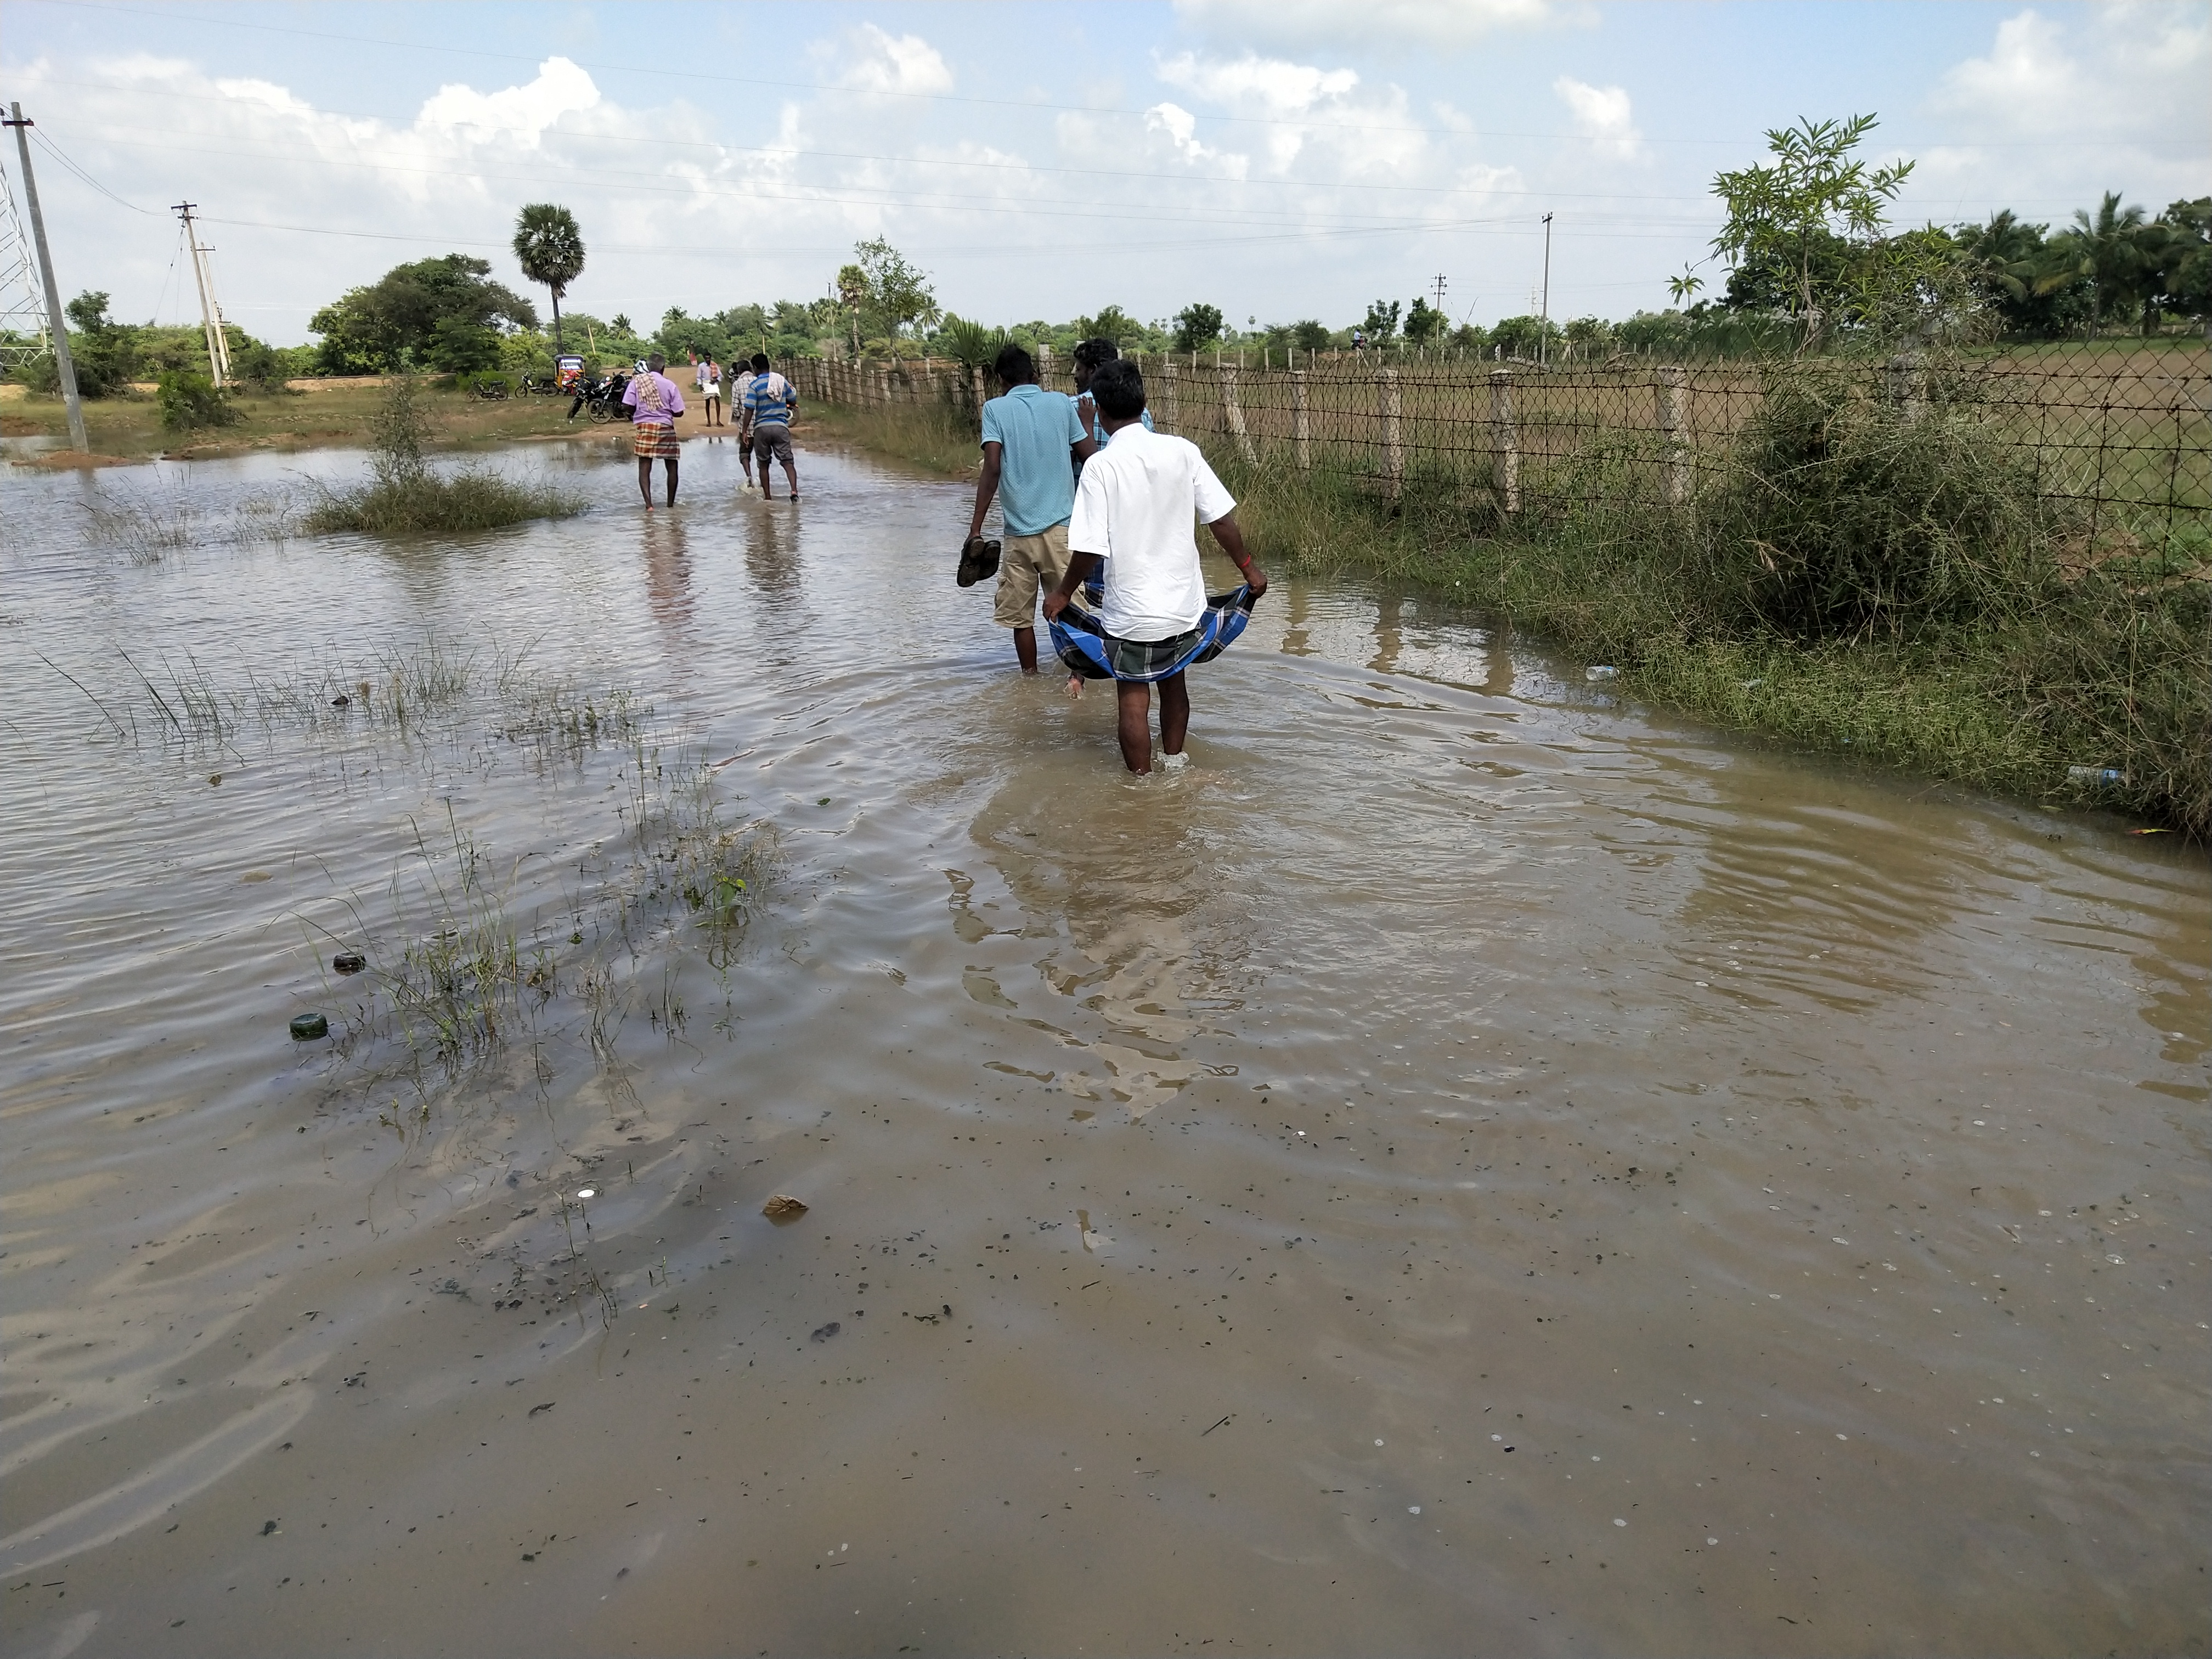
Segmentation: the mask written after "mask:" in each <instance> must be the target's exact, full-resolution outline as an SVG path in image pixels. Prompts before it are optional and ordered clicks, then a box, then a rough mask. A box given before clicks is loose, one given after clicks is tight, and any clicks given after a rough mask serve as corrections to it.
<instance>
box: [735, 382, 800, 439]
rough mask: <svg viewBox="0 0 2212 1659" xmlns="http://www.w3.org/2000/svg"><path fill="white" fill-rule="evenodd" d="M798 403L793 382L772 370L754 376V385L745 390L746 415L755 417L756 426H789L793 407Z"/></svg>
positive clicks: (797, 395)
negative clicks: (771, 424)
mask: <svg viewBox="0 0 2212 1659" xmlns="http://www.w3.org/2000/svg"><path fill="white" fill-rule="evenodd" d="M798 401H799V394H798V393H797V392H794V391H793V390H792V387H791V382H790V381H788V380H785V379H784V378H783V376H782V375H781V374H777V373H776V372H775V370H774V369H772V368H771V369H769V371H768V372H767V373H766V374H756V375H755V376H753V382H752V384H751V385H750V386H747V387H746V388H745V399H744V402H745V413H746V414H748V415H750V416H752V417H753V424H754V425H756V426H766V425H769V423H771V422H773V423H775V424H776V425H779V426H782V425H787V424H789V422H790V420H791V409H792V405H793V404H796V403H797V402H798Z"/></svg>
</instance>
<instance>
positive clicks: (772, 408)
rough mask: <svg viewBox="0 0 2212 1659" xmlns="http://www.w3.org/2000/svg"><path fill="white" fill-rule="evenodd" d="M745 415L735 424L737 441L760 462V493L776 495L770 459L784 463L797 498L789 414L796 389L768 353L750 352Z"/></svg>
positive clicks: (796, 401)
mask: <svg viewBox="0 0 2212 1659" xmlns="http://www.w3.org/2000/svg"><path fill="white" fill-rule="evenodd" d="M744 401H745V407H744V417H743V419H742V420H741V422H739V424H738V442H739V443H742V444H744V445H746V446H747V447H750V450H751V451H752V457H753V459H754V460H755V461H757V463H759V465H760V487H761V496H762V499H763V500H765V501H774V500H775V486H774V482H773V480H771V479H770V478H769V471H768V464H769V462H770V461H771V460H777V461H781V462H782V463H783V476H784V477H787V478H788V479H790V480H791V499H792V500H793V501H797V500H798V499H799V468H798V466H797V465H796V464H795V463H794V462H793V460H792V458H791V417H792V416H793V413H795V412H796V411H797V410H798V408H799V392H798V391H797V389H796V388H794V387H793V386H792V384H791V382H790V381H788V380H785V379H784V378H783V376H782V375H781V374H777V373H776V372H775V370H774V369H772V368H769V366H768V353H766V352H765V351H761V352H756V353H754V354H753V379H752V384H751V385H750V386H747V387H746V388H745V400H744Z"/></svg>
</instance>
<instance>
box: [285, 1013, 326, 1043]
mask: <svg viewBox="0 0 2212 1659" xmlns="http://www.w3.org/2000/svg"><path fill="white" fill-rule="evenodd" d="M330 1034H331V1023H330V1021H328V1020H327V1019H325V1018H323V1017H322V1016H321V1015H320V1014H295V1015H293V1016H292V1041H293V1042H313V1041H314V1040H315V1039H316V1038H317V1037H326V1036H329V1035H330Z"/></svg>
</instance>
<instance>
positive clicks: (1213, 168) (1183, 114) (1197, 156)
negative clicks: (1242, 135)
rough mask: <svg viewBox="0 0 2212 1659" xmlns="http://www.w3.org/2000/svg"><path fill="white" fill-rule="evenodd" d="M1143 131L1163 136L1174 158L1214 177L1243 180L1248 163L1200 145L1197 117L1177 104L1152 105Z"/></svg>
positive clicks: (1246, 160)
mask: <svg viewBox="0 0 2212 1659" xmlns="http://www.w3.org/2000/svg"><path fill="white" fill-rule="evenodd" d="M1145 130H1146V131H1147V132H1155V133H1159V134H1162V135H1164V137H1166V139H1167V141H1168V143H1170V144H1171V145H1173V146H1174V147H1175V151H1176V155H1180V156H1181V157H1182V159H1183V160H1184V161H1188V162H1191V163H1192V164H1194V165H1195V166H1205V167H1207V169H1208V170H1209V171H1210V172H1211V173H1213V174H1214V175H1215V176H1217V177H1226V178H1231V179H1242V178H1243V177H1244V175H1245V173H1246V171H1247V169H1248V168H1249V167H1250V165H1251V159H1250V158H1249V156H1244V155H1231V154H1230V153H1229V152H1227V151H1225V150H1218V149H1212V148H1210V147H1208V146H1207V145H1205V144H1202V143H1199V141H1198V138H1197V136H1196V135H1197V132H1198V117H1196V116H1195V115H1193V114H1192V113H1191V112H1189V111H1188V110H1187V109H1185V108H1183V106H1182V105H1180V104H1155V105H1153V106H1152V108H1150V109H1148V110H1146V112H1145Z"/></svg>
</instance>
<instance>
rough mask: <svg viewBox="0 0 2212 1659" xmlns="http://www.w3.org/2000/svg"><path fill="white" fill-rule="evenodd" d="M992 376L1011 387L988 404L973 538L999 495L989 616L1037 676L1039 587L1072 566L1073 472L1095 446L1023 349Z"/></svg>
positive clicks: (1010, 351) (1004, 355)
mask: <svg viewBox="0 0 2212 1659" xmlns="http://www.w3.org/2000/svg"><path fill="white" fill-rule="evenodd" d="M992 373H993V374H994V375H995V376H997V378H998V381H999V384H1000V385H1001V386H1005V387H1006V391H1005V392H1003V393H1001V394H1000V396H998V397H996V398H992V399H991V400H990V401H989V402H988V403H986V404H984V405H983V472H982V476H981V477H979V478H977V479H976V481H975V513H974V514H973V516H972V517H971V518H970V519H969V523H968V539H969V541H970V542H973V541H974V540H975V538H977V537H979V536H981V534H982V533H983V515H984V514H985V513H988V512H989V511H990V509H991V498H992V497H993V496H994V495H996V496H997V497H998V498H999V510H1000V515H1001V516H1002V517H1003V518H1004V519H1005V520H1006V534H1005V536H1004V537H1003V538H1001V542H1000V556H999V586H998V592H997V597H996V599H995V600H994V603H993V605H992V610H991V616H992V620H993V621H994V622H996V623H998V624H999V626H1000V627H1001V628H1011V629H1013V630H1014V656H1015V659H1017V660H1018V662H1019V663H1020V664H1021V666H1022V672H1023V673H1024V674H1034V673H1036V671H1037V646H1036V605H1037V594H1038V592H1039V590H1040V589H1041V588H1048V587H1050V586H1052V585H1053V584H1054V582H1057V581H1058V580H1060V576H1061V574H1063V573H1064V572H1065V571H1066V568H1067V516H1068V514H1069V513H1070V512H1072V511H1073V508H1074V506H1075V471H1074V467H1073V466H1071V465H1070V464H1069V463H1070V459H1071V458H1073V461H1074V462H1075V463H1076V464H1077V465H1080V464H1081V463H1082V462H1084V461H1085V460H1087V459H1090V457H1091V454H1092V453H1095V452H1096V451H1097V447H1098V446H1097V444H1096V443H1094V442H1093V441H1091V435H1090V434H1089V433H1088V432H1085V430H1084V429H1083V422H1082V420H1081V418H1080V417H1079V416H1077V414H1076V412H1075V400H1074V399H1073V398H1070V397H1068V396H1067V395H1066V393H1065V392H1047V391H1046V390H1045V389H1044V388H1043V387H1042V386H1039V385H1038V384H1037V383H1036V359H1034V358H1032V357H1031V356H1030V354H1029V353H1028V352H1026V351H1024V349H1022V348H1021V347H1019V346H1018V345H1010V346H1008V347H1006V349H1004V350H1003V351H1001V352H1000V353H999V359H998V362H995V363H994V364H993V365H992Z"/></svg>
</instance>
